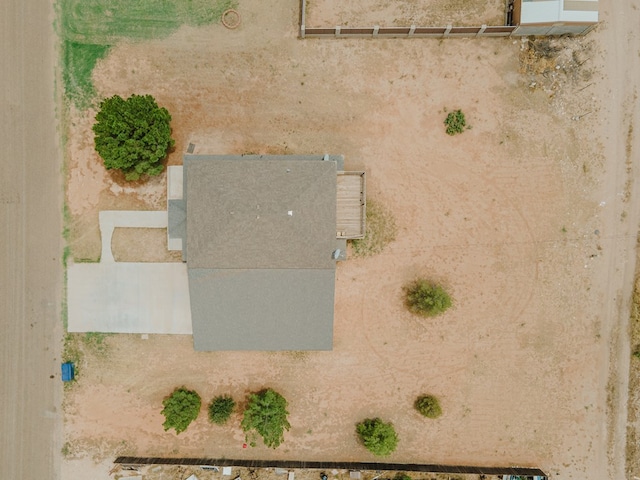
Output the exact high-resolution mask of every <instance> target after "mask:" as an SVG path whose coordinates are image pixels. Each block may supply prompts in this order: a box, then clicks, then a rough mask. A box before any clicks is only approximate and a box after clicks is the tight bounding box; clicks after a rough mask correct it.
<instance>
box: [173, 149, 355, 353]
mask: <svg viewBox="0 0 640 480" xmlns="http://www.w3.org/2000/svg"><path fill="white" fill-rule="evenodd" d="M338 159H339V160H336V157H331V158H330V160H329V161H325V160H323V157H322V156H313V157H312V156H242V157H231V156H196V155H186V156H185V157H184V200H185V205H186V215H187V217H186V218H187V221H186V242H183V248H186V259H187V267H188V276H189V294H190V301H191V315H192V323H193V338H194V347H195V349H196V350H205V351H210V350H330V349H331V348H332V343H333V309H334V290H335V259H333V258H332V254H333V252H334V251H335V250H336V248H338V247H339V246H340V247H342V248H344V242H339V241H337V240H336V177H337V166H338V164H339V163H340V161H341V160H342V159H341V158H340V157H338ZM340 167H341V165H340ZM176 207H178V206H177V205H176V206H174V208H176ZM176 210H177V208H176ZM176 230H177V229H176Z"/></svg>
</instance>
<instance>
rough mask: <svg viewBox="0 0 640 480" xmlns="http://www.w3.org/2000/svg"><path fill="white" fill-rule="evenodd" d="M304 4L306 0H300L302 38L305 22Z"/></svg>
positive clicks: (301, 36) (302, 36)
mask: <svg viewBox="0 0 640 480" xmlns="http://www.w3.org/2000/svg"><path fill="white" fill-rule="evenodd" d="M306 4H307V0H300V38H304V29H305V27H304V26H305V23H306V19H305V16H306Z"/></svg>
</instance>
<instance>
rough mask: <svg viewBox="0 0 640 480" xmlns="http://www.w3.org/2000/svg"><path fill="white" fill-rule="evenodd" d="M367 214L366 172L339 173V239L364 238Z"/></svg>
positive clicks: (337, 220) (337, 230) (337, 222)
mask: <svg viewBox="0 0 640 480" xmlns="http://www.w3.org/2000/svg"><path fill="white" fill-rule="evenodd" d="M365 214H366V212H365V181H364V172H338V190H337V205H336V224H337V228H336V232H337V234H336V236H337V238H346V239H355V238H363V237H364V231H365Z"/></svg>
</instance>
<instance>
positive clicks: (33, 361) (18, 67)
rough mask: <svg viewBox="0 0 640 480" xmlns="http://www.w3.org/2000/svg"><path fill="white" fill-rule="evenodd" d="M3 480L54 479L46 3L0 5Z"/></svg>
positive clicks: (54, 198) (56, 429)
mask: <svg viewBox="0 0 640 480" xmlns="http://www.w3.org/2000/svg"><path fill="white" fill-rule="evenodd" d="M0 18H2V24H3V28H2V29H1V32H0V63H1V64H2V67H3V68H2V69H1V70H2V71H0V144H1V145H2V154H1V155H0V172H1V173H0V225H2V228H0V331H1V332H2V334H1V335H0V379H1V381H0V398H1V399H2V401H1V402H0V432H1V433H0V478H23V479H31V478H50V479H54V480H56V479H59V478H60V464H61V458H60V447H61V445H62V410H61V408H60V407H61V402H62V382H61V381H60V349H61V338H62V323H61V322H60V308H61V304H62V176H61V174H60V172H61V170H62V168H61V167H62V154H61V153H62V152H61V149H60V148H59V144H58V141H57V138H58V135H57V132H56V124H57V122H56V111H55V104H54V101H55V98H54V84H55V82H54V65H55V48H54V46H55V43H56V42H55V35H54V32H53V2H37V4H36V2H21V1H7V2H2V4H1V5H0Z"/></svg>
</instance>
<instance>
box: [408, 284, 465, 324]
mask: <svg viewBox="0 0 640 480" xmlns="http://www.w3.org/2000/svg"><path fill="white" fill-rule="evenodd" d="M405 292H406V299H405V303H406V305H407V308H408V309H409V310H410V311H411V312H413V313H415V314H417V315H422V316H423V317H435V316H437V315H440V314H441V313H444V312H445V311H446V310H448V309H449V308H450V307H451V305H452V303H453V302H452V300H451V297H450V296H449V294H448V293H447V292H446V290H445V289H444V288H443V287H441V286H440V285H437V284H435V283H432V282H430V281H428V280H425V279H420V278H419V279H417V280H415V281H414V282H412V283H411V284H409V285H407V286H406V287H405Z"/></svg>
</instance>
